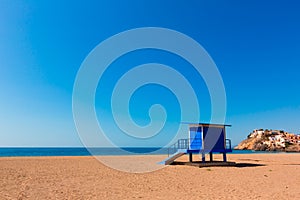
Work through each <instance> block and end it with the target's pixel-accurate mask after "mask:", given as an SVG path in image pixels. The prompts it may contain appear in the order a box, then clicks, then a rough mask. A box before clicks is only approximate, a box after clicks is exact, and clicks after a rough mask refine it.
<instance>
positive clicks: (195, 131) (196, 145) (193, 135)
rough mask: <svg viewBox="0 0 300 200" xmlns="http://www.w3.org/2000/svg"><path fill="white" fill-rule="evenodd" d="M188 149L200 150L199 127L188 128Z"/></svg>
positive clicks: (200, 134) (200, 135)
mask: <svg viewBox="0 0 300 200" xmlns="http://www.w3.org/2000/svg"><path fill="white" fill-rule="evenodd" d="M189 149H190V150H200V149H202V129H201V127H190V134H189Z"/></svg>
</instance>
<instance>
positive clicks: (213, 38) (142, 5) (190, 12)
mask: <svg viewBox="0 0 300 200" xmlns="http://www.w3.org/2000/svg"><path fill="white" fill-rule="evenodd" d="M299 10H300V3H299V2H298V1H296V0H294V1H291V0H284V1H283V0H280V1H258V0H252V1H238V0H235V1H214V0H213V1H174V0H173V1H159V0H151V1H140V0H137V1H9V0H2V1H0V91H1V96H0V97H1V98H0V146H81V145H82V144H81V142H80V139H79V137H78V135H77V133H76V129H75V125H74V122H73V117H72V90H73V83H74V80H75V77H76V73H77V70H78V69H79V67H80V65H81V63H82V61H83V60H84V58H85V57H86V56H87V54H88V53H89V52H90V51H91V50H92V49H93V48H94V47H95V46H96V45H97V44H99V43H100V42H101V41H103V40H105V39H106V38H108V37H110V36H112V35H114V34H117V33H119V32H121V31H125V30H128V29H132V28H138V27H147V26H151V27H165V28H170V29H174V30H177V31H180V32H182V33H184V34H186V35H188V36H190V37H192V38H194V39H195V40H196V41H197V42H199V43H200V44H201V45H202V46H203V47H204V48H205V49H206V50H207V52H208V53H209V54H210V56H211V57H212V58H213V60H214V61H215V63H216V65H217V66H218V68H219V71H220V73H221V75H222V77H223V81H224V84H225V89H226V95H227V119H226V122H227V123H229V124H232V125H233V127H232V128H230V129H228V137H229V138H231V139H232V140H233V143H234V144H237V143H238V142H239V141H241V140H242V139H244V138H245V137H246V136H247V134H248V133H249V132H250V131H252V130H253V129H255V128H270V129H284V130H286V131H291V132H296V133H299V132H300V127H299V122H300V92H299V91H300V84H299V80H300V79H299V74H300V37H299V35H300V12H299ZM146 53H149V54H150V56H148V58H152V57H158V58H159V55H157V54H158V52H151V51H149V52H140V55H139V53H137V55H136V56H140V58H145V55H146ZM166 59H170V60H169V64H172V62H173V63H174V64H175V63H177V61H176V62H174V61H172V56H170V55H165V57H164V60H166ZM133 60H135V59H134V58H132V59H129V61H133ZM129 61H128V60H127V61H126V60H125V61H124V62H129ZM146 61H147V62H148V61H151V59H149V60H147V59H146V60H145V62H146ZM154 87H155V86H154ZM152 89H154V90H156V89H155V88H152ZM160 89H161V88H160ZM160 89H157V90H156V91H157V92H161V93H164V94H165V95H166V96H165V97H164V98H163V99H164V100H163V101H165V100H166V98H167V97H169V96H168V95H169V93H168V92H163V91H160ZM204 90H205V88H204ZM203 92H204V93H205V92H207V91H203ZM136 95H137V96H139V95H140V94H139V93H138V92H137V93H136ZM170 98H171V100H169V101H172V102H174V106H176V100H174V101H173V97H172V95H171V96H170ZM153 101H154V102H156V101H159V100H157V99H154V100H153ZM135 103H136V105H139V103H141V102H135ZM145 103H146V104H149V103H151V102H147V101H146V102H145ZM203 104H204V105H202V106H203V109H202V111H201V112H204V113H202V114H203V115H204V118H203V119H204V120H205V119H206V115H209V106H210V104H209V101H204V102H203ZM206 105H207V106H206ZM97 109H98V110H99V112H101V109H104V110H105V108H102V107H101V105H98V107H97ZM135 109H137V107H133V108H132V112H133V114H134V115H135V116H136V118H137V121H140V123H143V121H144V119H143V115H142V113H139V112H137V110H135ZM145 120H146V121H147V118H145ZM173 120H175V121H176V119H173Z"/></svg>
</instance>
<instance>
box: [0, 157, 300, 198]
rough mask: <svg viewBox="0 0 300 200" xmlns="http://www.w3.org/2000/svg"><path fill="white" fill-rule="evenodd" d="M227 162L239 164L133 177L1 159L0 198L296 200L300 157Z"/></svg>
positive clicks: (58, 162)
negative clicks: (236, 165)
mask: <svg viewBox="0 0 300 200" xmlns="http://www.w3.org/2000/svg"><path fill="white" fill-rule="evenodd" d="M150 157H152V158H155V159H163V158H165V156H150ZM150 157H148V158H149V159H150ZM134 159H141V157H135V158H134ZM187 159H188V158H187V157H183V158H180V159H179V160H181V161H186V160H187ZM216 159H221V156H220V155H217V156H216ZM228 160H229V161H234V162H237V163H240V165H239V166H238V167H210V168H198V167H193V166H179V165H176V166H173V165H172V166H167V167H165V168H163V169H160V170H157V171H154V172H149V173H140V174H134V173H125V172H121V171H117V170H114V169H111V168H109V167H106V166H105V165H103V164H101V163H100V162H99V161H98V160H96V159H95V158H93V157H15V158H0V199H231V200H232V199H300V154H243V155H242V154H241V155H234V154H232V155H228Z"/></svg>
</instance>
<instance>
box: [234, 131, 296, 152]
mask: <svg viewBox="0 0 300 200" xmlns="http://www.w3.org/2000/svg"><path fill="white" fill-rule="evenodd" d="M234 149H238V150H255V151H286V152H300V135H296V134H293V133H287V132H285V131H282V130H281V131H278V130H275V131H273V130H267V129H266V130H263V129H258V130H254V131H253V132H252V133H250V134H249V135H248V137H247V139H245V140H243V141H242V142H241V143H240V144H239V145H238V146H236V147H235V148H234Z"/></svg>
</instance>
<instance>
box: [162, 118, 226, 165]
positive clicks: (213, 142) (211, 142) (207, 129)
mask: <svg viewBox="0 0 300 200" xmlns="http://www.w3.org/2000/svg"><path fill="white" fill-rule="evenodd" d="M185 124H188V126H189V134H188V136H189V137H188V138H187V139H179V140H178V141H177V142H176V143H175V144H173V145H172V146H170V147H169V148H168V158H167V159H165V160H164V161H163V163H164V164H166V165H168V164H171V163H173V162H174V161H175V159H177V158H179V157H180V156H182V155H184V154H189V161H190V162H193V154H194V153H197V154H200V155H201V157H202V162H203V163H205V154H207V153H209V155H210V161H213V153H222V154H223V161H224V162H227V158H226V153H227V152H232V149H231V141H230V140H229V139H226V127H229V126H231V125H226V124H209V123H185Z"/></svg>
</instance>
